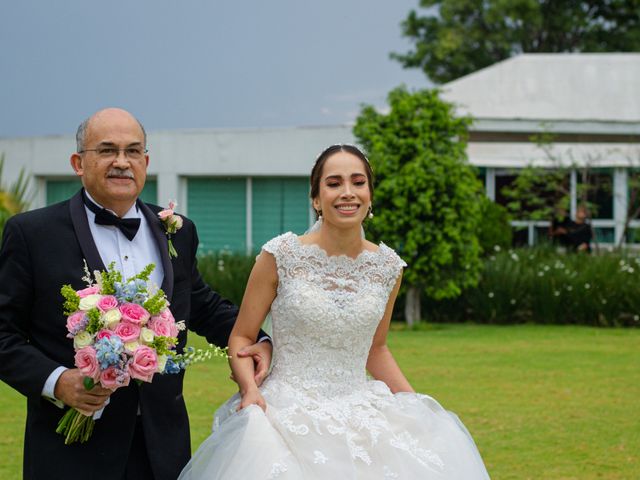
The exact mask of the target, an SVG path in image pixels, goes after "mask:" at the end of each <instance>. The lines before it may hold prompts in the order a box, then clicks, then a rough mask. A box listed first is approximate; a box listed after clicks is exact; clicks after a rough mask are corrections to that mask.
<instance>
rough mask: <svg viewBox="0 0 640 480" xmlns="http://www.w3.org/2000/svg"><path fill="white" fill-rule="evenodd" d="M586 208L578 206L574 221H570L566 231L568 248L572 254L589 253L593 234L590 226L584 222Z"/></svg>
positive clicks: (586, 214) (586, 213)
mask: <svg viewBox="0 0 640 480" xmlns="http://www.w3.org/2000/svg"><path fill="white" fill-rule="evenodd" d="M587 216H588V212H587V208H586V207H585V206H584V205H580V206H579V207H578V209H577V210H576V219H575V220H574V221H571V224H570V225H569V228H568V230H567V240H568V247H569V248H571V250H572V251H574V252H589V253H590V252H591V239H592V238H593V233H592V231H591V225H590V224H588V223H587V222H586V219H587Z"/></svg>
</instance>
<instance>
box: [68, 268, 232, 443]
mask: <svg viewBox="0 0 640 480" xmlns="http://www.w3.org/2000/svg"><path fill="white" fill-rule="evenodd" d="M114 266H115V263H111V264H110V265H109V268H108V269H107V271H106V272H105V271H103V272H98V271H96V272H94V276H93V278H92V277H91V273H90V272H89V269H88V268H87V266H86V265H85V272H86V275H85V276H84V277H83V278H82V280H84V281H85V282H86V283H87V288H84V289H82V290H78V291H76V290H74V289H73V288H72V287H71V286H70V285H64V286H63V287H62V289H61V293H62V295H63V297H64V298H65V302H64V313H65V315H67V330H68V332H69V333H68V335H67V337H69V338H70V339H73V346H74V349H75V352H76V353H75V365H76V367H77V368H78V369H80V371H81V372H82V374H83V375H85V378H84V386H85V388H86V389H87V390H90V389H91V388H93V387H94V386H95V385H98V384H99V385H101V386H102V387H104V388H108V389H111V390H115V389H117V388H119V387H125V386H127V385H129V382H130V381H131V380H132V379H133V380H135V381H138V382H151V381H152V380H153V376H154V375H155V374H156V373H159V374H170V373H178V372H180V370H182V369H184V368H186V367H187V365H189V364H191V363H194V362H196V361H201V360H204V359H206V358H210V357H211V356H212V355H215V356H223V357H225V358H226V349H220V348H218V347H213V346H211V348H210V349H209V350H198V351H196V350H194V349H193V348H187V349H186V350H185V352H184V353H182V354H178V353H177V352H176V345H177V343H178V338H177V337H178V332H179V331H181V330H184V329H185V324H184V321H180V322H176V321H175V319H174V318H173V315H172V314H171V311H170V310H169V302H168V301H167V298H166V296H165V294H164V292H163V291H162V290H160V289H158V288H157V287H155V286H153V285H152V284H151V283H150V282H149V275H150V274H151V272H152V271H153V269H154V268H155V265H153V264H149V265H147V266H146V267H145V268H144V270H143V271H142V272H140V273H139V274H138V275H135V276H134V277H132V278H129V279H126V280H124V279H123V278H122V274H121V273H120V272H117V271H115V269H114ZM94 423H95V421H94V418H93V416H86V415H84V414H82V413H80V412H79V411H78V410H76V409H74V408H72V409H70V410H69V411H67V412H66V413H65V415H64V416H63V417H62V419H61V420H60V423H59V424H58V428H57V429H56V432H57V433H60V434H62V435H64V436H65V444H70V443H74V442H78V441H79V442H81V443H82V442H86V441H87V440H88V439H89V437H90V436H91V433H92V432H93V426H94Z"/></svg>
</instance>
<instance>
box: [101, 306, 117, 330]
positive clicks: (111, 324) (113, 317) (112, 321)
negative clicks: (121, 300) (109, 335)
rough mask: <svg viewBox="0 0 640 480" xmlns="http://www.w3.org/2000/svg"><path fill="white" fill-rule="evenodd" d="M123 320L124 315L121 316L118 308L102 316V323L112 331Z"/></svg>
mask: <svg viewBox="0 0 640 480" xmlns="http://www.w3.org/2000/svg"><path fill="white" fill-rule="evenodd" d="M121 318H122V315H121V314H120V310H118V309H117V308H114V309H111V310H107V311H106V312H104V313H103V314H102V321H103V322H104V325H105V326H106V327H107V328H109V329H111V330H113V329H114V328H115V327H116V325H117V324H118V322H119V321H120V319H121Z"/></svg>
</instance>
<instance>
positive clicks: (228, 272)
mask: <svg viewBox="0 0 640 480" xmlns="http://www.w3.org/2000/svg"><path fill="white" fill-rule="evenodd" d="M254 263H255V257H254V256H248V255H244V254H241V253H235V252H230V251H224V250H223V251H220V252H209V253H207V254H204V255H201V256H199V257H198V270H199V271H200V274H201V275H202V278H203V279H204V281H205V282H206V283H207V284H208V285H209V286H210V287H211V288H212V289H213V290H215V291H216V292H218V293H219V294H220V295H222V296H223V297H224V298H227V299H229V300H231V301H232V302H233V303H235V304H236V305H240V302H242V296H243V295H244V289H245V287H246V286H247V280H248V279H249V274H250V273H251V269H252V268H253V264H254Z"/></svg>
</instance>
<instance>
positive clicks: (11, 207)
mask: <svg viewBox="0 0 640 480" xmlns="http://www.w3.org/2000/svg"><path fill="white" fill-rule="evenodd" d="M3 169H4V154H2V155H0V235H2V232H3V231H4V225H5V223H6V222H7V220H9V218H11V217H12V216H13V215H15V214H16V213H20V212H23V211H25V210H26V209H27V208H29V204H30V203H31V198H32V194H30V193H29V180H30V179H29V177H28V175H27V173H26V171H25V170H24V168H23V169H21V170H20V174H19V175H18V178H17V179H16V180H15V181H14V182H13V183H12V184H11V185H9V187H7V186H5V184H4V182H3V180H2V171H3Z"/></svg>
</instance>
